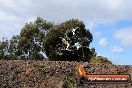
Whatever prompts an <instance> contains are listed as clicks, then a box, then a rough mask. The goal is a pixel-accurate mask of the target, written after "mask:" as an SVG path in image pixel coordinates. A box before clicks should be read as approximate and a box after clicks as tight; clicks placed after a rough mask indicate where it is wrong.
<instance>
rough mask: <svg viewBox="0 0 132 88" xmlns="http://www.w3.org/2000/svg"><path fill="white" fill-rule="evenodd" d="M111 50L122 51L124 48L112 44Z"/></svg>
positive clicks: (114, 51)
mask: <svg viewBox="0 0 132 88" xmlns="http://www.w3.org/2000/svg"><path fill="white" fill-rule="evenodd" d="M111 51H112V52H113V53H122V52H123V51H124V50H123V48H121V47H117V46H113V47H112V48H111Z"/></svg>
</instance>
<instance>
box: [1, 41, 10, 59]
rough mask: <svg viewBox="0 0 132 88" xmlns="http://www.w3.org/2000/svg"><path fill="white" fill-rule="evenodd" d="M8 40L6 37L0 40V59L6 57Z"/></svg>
mask: <svg viewBox="0 0 132 88" xmlns="http://www.w3.org/2000/svg"><path fill="white" fill-rule="evenodd" d="M8 48H9V42H8V40H7V39H6V40H5V39H3V40H2V41H0V59H8V50H9V49H8Z"/></svg>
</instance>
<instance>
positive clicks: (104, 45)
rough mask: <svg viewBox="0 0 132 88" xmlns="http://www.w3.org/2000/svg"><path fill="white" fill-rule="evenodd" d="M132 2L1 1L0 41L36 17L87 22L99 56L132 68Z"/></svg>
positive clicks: (121, 0) (89, 0)
mask: <svg viewBox="0 0 132 88" xmlns="http://www.w3.org/2000/svg"><path fill="white" fill-rule="evenodd" d="M131 3H132V0H0V39H2V37H6V38H8V39H9V38H11V36H12V35H15V34H19V33H20V30H21V28H22V27H23V26H24V24H25V23H26V22H30V21H33V20H34V19H35V18H36V17H37V16H40V17H43V18H44V19H46V20H50V21H54V22H55V23H61V22H63V21H65V20H68V19H71V18H77V19H79V20H82V21H84V23H85V25H86V28H87V29H89V30H90V31H91V32H92V34H93V36H94V40H93V42H92V43H91V45H90V47H95V49H96V52H97V53H98V55H103V56H106V57H108V58H109V59H110V60H111V61H112V62H113V63H114V64H124V65H132V60H131V55H132V51H131V49H132V35H131V33H132V11H131V9H132V5H131Z"/></svg>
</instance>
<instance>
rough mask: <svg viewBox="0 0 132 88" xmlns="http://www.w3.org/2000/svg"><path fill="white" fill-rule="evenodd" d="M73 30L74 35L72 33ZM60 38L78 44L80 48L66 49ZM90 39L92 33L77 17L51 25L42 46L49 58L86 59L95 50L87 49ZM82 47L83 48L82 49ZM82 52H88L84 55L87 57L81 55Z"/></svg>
mask: <svg viewBox="0 0 132 88" xmlns="http://www.w3.org/2000/svg"><path fill="white" fill-rule="evenodd" d="M73 31H74V32H75V35H74V34H72V32H73ZM67 37H68V38H67ZM62 39H64V40H67V41H68V42H69V44H70V45H71V46H75V44H78V46H80V47H79V48H80V49H77V48H72V49H69V50H66V44H64V43H63V41H62ZM92 40H93V37H92V34H91V33H90V31H89V30H88V29H85V25H84V23H83V22H82V21H79V20H77V19H72V20H69V21H66V22H64V23H61V24H58V25H55V26H54V27H52V29H51V30H50V31H49V32H48V33H47V35H46V40H45V46H44V47H45V51H46V55H47V56H48V57H49V59H50V60H69V59H68V58H70V61H72V60H75V61H79V60H82V61H88V59H90V58H91V56H93V55H94V54H95V53H93V52H95V51H92V49H89V45H90V43H91V42H92ZM84 47H85V50H83V48H84ZM84 52H87V53H88V54H89V55H88V54H87V56H85V57H87V58H85V57H83V56H82V54H83V53H84ZM90 54H91V55H90ZM84 55H86V54H84Z"/></svg>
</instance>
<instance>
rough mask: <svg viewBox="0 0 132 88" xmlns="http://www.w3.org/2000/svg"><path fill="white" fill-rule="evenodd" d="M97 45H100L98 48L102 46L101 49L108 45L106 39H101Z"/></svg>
mask: <svg viewBox="0 0 132 88" xmlns="http://www.w3.org/2000/svg"><path fill="white" fill-rule="evenodd" d="M99 45H100V46H103V47H106V46H107V45H108V41H107V39H106V38H101V39H100V40H99Z"/></svg>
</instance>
